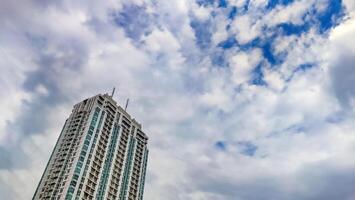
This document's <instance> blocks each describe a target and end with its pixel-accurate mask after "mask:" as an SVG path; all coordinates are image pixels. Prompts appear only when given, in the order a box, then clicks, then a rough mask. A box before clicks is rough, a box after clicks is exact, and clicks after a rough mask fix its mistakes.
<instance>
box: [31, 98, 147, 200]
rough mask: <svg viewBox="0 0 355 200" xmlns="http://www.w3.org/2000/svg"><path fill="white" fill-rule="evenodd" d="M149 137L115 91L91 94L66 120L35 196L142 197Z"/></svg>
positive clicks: (135, 199) (117, 199) (66, 198)
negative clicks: (119, 102)
mask: <svg viewBox="0 0 355 200" xmlns="http://www.w3.org/2000/svg"><path fill="white" fill-rule="evenodd" d="M147 142H148V137H147V136H146V135H145V134H144V133H143V131H142V127H141V124H139V123H138V122H137V121H135V120H134V119H133V118H131V116H130V115H129V114H128V113H127V112H126V111H125V109H123V108H122V107H120V106H119V105H117V103H116V101H114V100H113V98H112V96H110V95H108V94H104V95H96V96H94V97H91V98H89V99H85V100H84V101H82V102H80V103H78V104H76V105H74V108H73V110H72V113H71V115H70V116H69V118H68V119H67V120H66V122H65V124H64V127H63V129H62V131H61V133H60V136H59V138H58V141H57V143H56V145H55V148H54V150H53V152H52V154H51V156H50V159H49V162H48V163H47V166H46V168H45V171H44V173H43V175H42V178H41V180H40V182H39V184H38V187H37V189H36V192H35V194H34V196H33V199H35V200H37V199H41V200H42V199H50V200H57V199H60V200H72V199H73V200H74V199H75V200H76V199H80V200H81V199H95V200H96V199H98V200H106V199H110V200H114V199H115V200H141V199H143V191H144V181H145V174H146V167H147V159H148V148H147Z"/></svg>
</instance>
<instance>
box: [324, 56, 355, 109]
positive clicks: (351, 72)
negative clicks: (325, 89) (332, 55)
mask: <svg viewBox="0 0 355 200" xmlns="http://www.w3.org/2000/svg"><path fill="white" fill-rule="evenodd" d="M330 74H331V78H332V85H333V89H334V92H335V94H336V97H337V98H338V100H339V102H340V103H341V104H342V105H343V106H344V108H345V109H351V108H352V107H353V106H355V105H354V104H353V103H354V102H352V101H354V98H355V84H354V83H355V55H354V54H353V53H352V52H351V51H350V50H348V51H347V50H341V53H340V55H339V57H338V58H337V60H336V61H335V62H334V66H333V68H332V70H331V71H330ZM352 104H353V105H352Z"/></svg>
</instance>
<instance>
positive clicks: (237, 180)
mask: <svg viewBox="0 0 355 200" xmlns="http://www.w3.org/2000/svg"><path fill="white" fill-rule="evenodd" d="M354 36H355V1H354V0H343V1H338V0H219V1H217V0H216V1H213V0H196V1H193V0H174V1H173V0H169V1H167V0H122V1H119V0H105V1H80V0H79V1H71V0H53V1H52V0H50V1H45V0H32V1H30V0H26V1H21V2H17V1H13V0H0V69H1V73H0V97H1V98H0V110H1V112H0V196H1V199H6V200H17V199H19V200H22V199H30V198H31V197H32V195H33V193H34V190H35V188H36V186H37V184H38V181H39V179H40V177H41V174H42V172H43V170H44V167H45V165H46V162H47V161H48V158H49V155H50V153H51V151H52V149H53V146H54V143H55V141H56V139H57V137H58V136H59V132H60V130H61V128H62V126H63V124H64V121H65V119H66V117H67V116H68V115H69V114H70V112H71V109H72V106H73V104H75V103H77V102H79V101H80V100H83V99H85V98H87V97H90V96H93V95H96V94H98V93H106V92H108V93H109V92H110V90H111V89H112V87H113V86H116V88H117V90H118V92H117V93H116V95H115V98H116V99H117V101H118V102H120V103H121V104H123V103H124V102H125V100H126V98H128V97H129V98H130V105H129V107H128V111H129V112H130V113H131V114H132V115H133V116H134V117H135V118H136V119H137V120H138V121H140V122H142V124H143V128H144V130H145V132H146V133H147V134H148V135H149V137H150V143H149V147H150V157H149V161H148V173H147V180H146V188H145V199H146V200H354V199H355V158H354V154H355V132H354V131H355V64H354V63H355V37H354ZM117 90H116V91H117Z"/></svg>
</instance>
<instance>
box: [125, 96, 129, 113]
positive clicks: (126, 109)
mask: <svg viewBox="0 0 355 200" xmlns="http://www.w3.org/2000/svg"><path fill="white" fill-rule="evenodd" d="M128 103H129V98H128V99H127V101H126V106H125V108H124V111H126V110H127V107H128Z"/></svg>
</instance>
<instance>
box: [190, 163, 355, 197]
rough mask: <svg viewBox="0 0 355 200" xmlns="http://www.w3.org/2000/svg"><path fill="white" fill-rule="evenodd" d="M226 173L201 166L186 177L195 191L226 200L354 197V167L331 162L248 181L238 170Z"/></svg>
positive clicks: (261, 176) (265, 175) (260, 176)
mask: <svg viewBox="0 0 355 200" xmlns="http://www.w3.org/2000/svg"><path fill="white" fill-rule="evenodd" d="M275 167H277V166H275ZM201 168H202V169H201ZM220 170H222V171H223V170H224V169H223V167H222V168H221V169H220ZM259 170H260V169H259ZM275 170H276V169H275ZM228 173H230V176H221V175H218V174H217V173H215V172H211V171H208V170H207V171H206V168H204V167H203V166H200V168H199V170H195V169H194V170H191V171H190V172H189V176H191V179H192V180H194V181H193V183H194V184H195V185H193V187H196V190H199V191H205V192H209V193H215V194H220V195H222V196H223V197H224V198H223V199H226V200H236V199H238V200H260V199H264V200H274V199H283V200H299V199H302V200H320V199H322V200H334V199H344V200H350V199H353V198H354V197H355V186H354V185H355V168H354V167H349V168H342V167H337V166H336V165H334V164H332V163H330V162H319V163H316V164H311V165H305V167H304V168H303V169H301V170H299V171H297V172H296V173H294V174H291V175H282V176H275V175H267V174H264V175H258V176H257V177H250V179H248V180H238V178H236V175H238V173H241V172H238V171H229V172H228Z"/></svg>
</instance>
